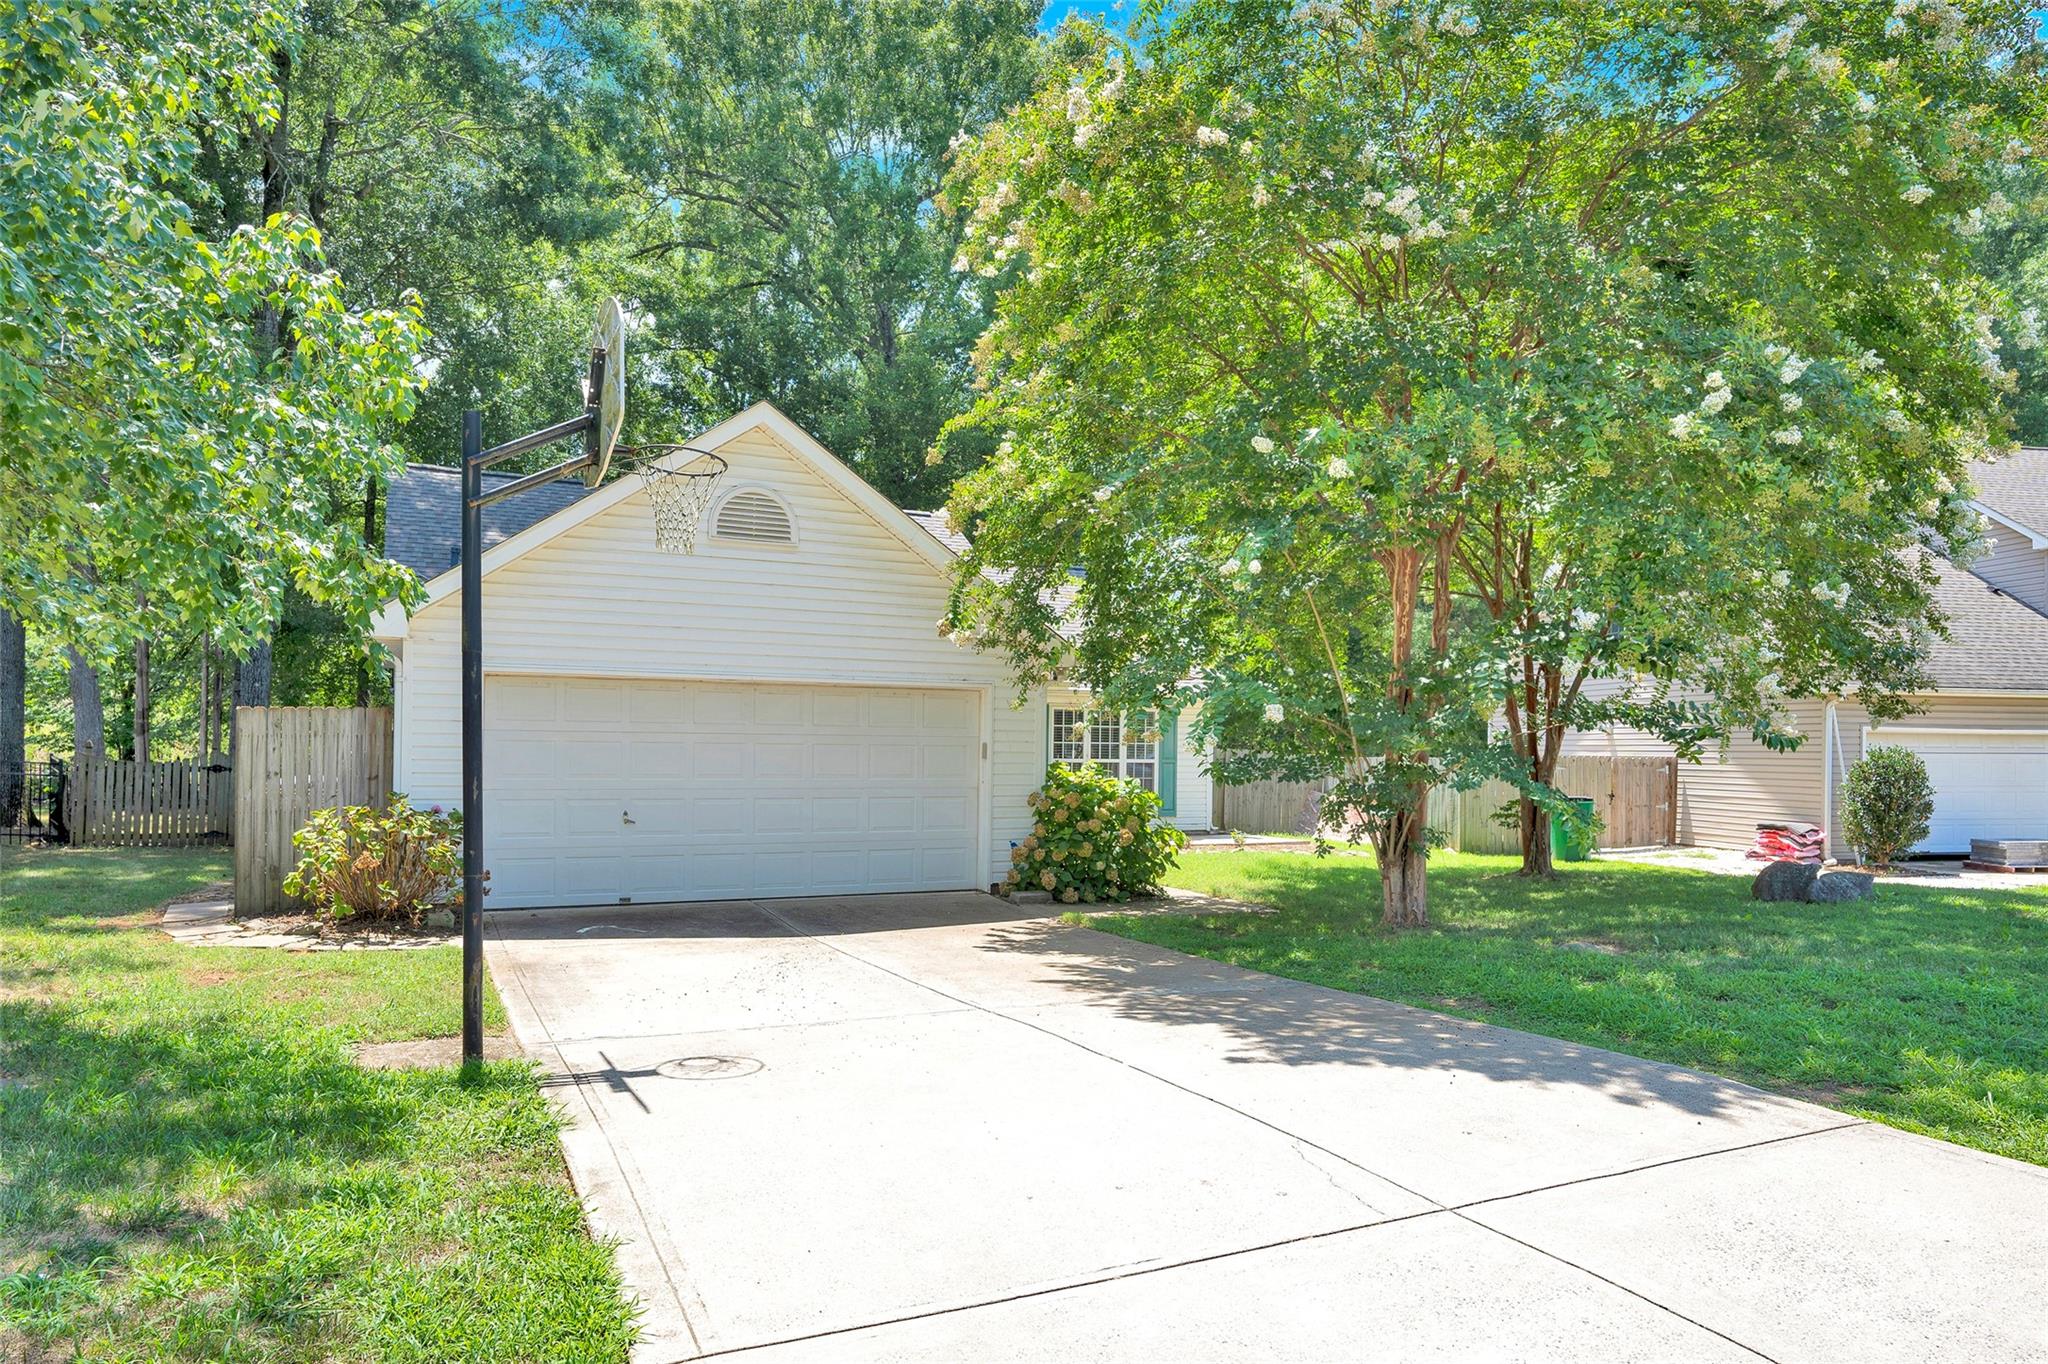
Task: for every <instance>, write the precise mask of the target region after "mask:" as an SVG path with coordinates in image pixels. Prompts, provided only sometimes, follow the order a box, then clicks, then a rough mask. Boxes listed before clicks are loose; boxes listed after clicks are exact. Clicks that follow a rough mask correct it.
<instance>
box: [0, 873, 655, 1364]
mask: <svg viewBox="0 0 2048 1364" xmlns="http://www.w3.org/2000/svg"><path fill="white" fill-rule="evenodd" d="M0 857H4V858H5V859H6V861H5V863H4V864H0V1077H4V1078H0V1153H4V1154H0V1358H6V1359H20V1358H27V1359H38V1358H50V1359H58V1358H66V1359H68V1358H72V1357H74V1355H76V1356H81V1357H83V1358H87V1359H108V1360H137V1359H150V1360H159V1359H162V1360H195V1361H197V1360H205V1361H216V1360H218V1361H231V1360H309V1361H311V1360H322V1361H326V1360H421V1361H437V1362H438V1361H448V1360H512V1359H517V1360H536V1361H539V1360H548V1361H553V1360H597V1359H601V1360H618V1359H622V1358H623V1357H624V1355H625V1352H626V1349H627V1346H628V1344H629V1342H630V1340H631V1338H632V1335H633V1329H632V1325H631V1317H632V1313H631V1310H630V1309H629V1308H628V1307H627V1306H626V1305H625V1303H624V1301H623V1299H622V1296H621V1292H620V1287H619V1283H618V1279H617V1276H616V1274H615V1273H614V1271H613V1269H612V1264H611V1256H610V1254H609V1252H608V1251H607V1250H606V1248H605V1247H603V1246H601V1245H599V1244H597V1243H596V1242H594V1241H592V1240H591V1238H590V1237H589V1236H588V1235H587V1234H586V1232H585V1230H584V1227H583V1220H582V1212H581V1209H580V1208H579V1206H578V1204H577V1201H576V1197H575V1195H574V1193H573V1192H572V1191H571V1189H570V1187H569V1184H568V1180H567V1178H566V1176H565V1174H564V1172H563V1169H562V1163H561V1154H560V1150H559V1148H558V1147H557V1145H556V1141H555V1135H556V1124H555V1120H554V1118H553V1116H552V1115H551V1113H550V1110H549V1108H548V1105H547V1103H546V1101H545V1099H544V1098H543V1096H542V1094H541V1092H540V1090H539V1088H538V1087H537V1084H536V1081H535V1077H534V1075H533V1074H532V1072H531V1071H530V1070H529V1068H528V1067H526V1066H525V1065H523V1064H499V1065H492V1066H488V1067H485V1068H483V1070H482V1071H481V1072H480V1073H479V1074H478V1075H476V1076H475V1077H473V1078H472V1080H471V1081H469V1082H464V1081H463V1079H462V1078H461V1076H460V1073H459V1072H458V1071H455V1070H453V1069H450V1070H445V1071H435V1072H425V1071H416V1072H395V1071H366V1070H363V1069H361V1068H359V1067H358V1066H356V1065H355V1064H354V1063H353V1062H352V1061H351V1060H350V1058H349V1052H348V1044H349V1043H351V1042H355V1041H369V1040H375V1041H383V1040H399V1039H405V1038H415V1037H426V1036H436V1035H446V1034H450V1033H454V1032H457V1031H459V1024H460V1008H459V993H458V991H459V982H460V976H461V959H460V955H459V953H458V952H457V951H456V949H454V948H433V949H423V950H419V951H412V952H362V953H355V952H351V953H338V952H335V953H317V954H291V953H283V952H274V951H260V950H251V949H237V948H219V947H216V948H195V947H185V946H180V945H178V944H175V943H173V942H171V941H170V940H169V939H168V938H165V937H164V936H163V935H162V934H160V933H159V932H158V931H157V930H156V929H155V928H153V927H151V926H150V921H151V918H152V915H151V913H150V912H149V911H150V909H151V907H152V906H155V905H157V904H159V903H160V902H162V901H163V900H165V899H167V898H169V897H170V896H173V895H175V894H177V893H178V892H180V891H183V890H186V889H189V888H191V887H194V886H198V885H203V884H205V883H207V882H209V881H215V880H219V879H222V878H223V877H224V876H225V875H226V874H227V861H226V858H225V857H224V856H222V855H219V854H216V853H212V852H184V851H175V852H173V851H163V852H151V851H123V852H40V853H24V852H23V851H21V850H20V849H18V848H12V847H9V848H5V849H0ZM486 994H487V997H488V996H489V992H488V991H487V992H486ZM496 1003H497V1001H496V1000H495V999H494V998H492V999H491V1004H492V1006H493V1007H494V1008H495V1006H496Z"/></svg>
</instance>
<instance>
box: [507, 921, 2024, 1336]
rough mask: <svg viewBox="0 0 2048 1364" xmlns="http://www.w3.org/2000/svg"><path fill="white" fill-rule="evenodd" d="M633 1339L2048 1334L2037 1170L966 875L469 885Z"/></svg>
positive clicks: (514, 1019) (514, 1018)
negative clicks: (680, 884)
mask: <svg viewBox="0 0 2048 1364" xmlns="http://www.w3.org/2000/svg"><path fill="white" fill-rule="evenodd" d="M489 925H490V933H491V935H492V936H491V942H490V947H489V951H490V964H491V969H492V972H493V974H494V976H495V978H496V980H497V984H498V987H499V990H500V991H501V993H502V994H503V995H504V997H505V1002H506V1005H507V1007H508V1009H509V1010H510V1013H511V1017H512V1022H513V1028H514V1031H515V1032H516V1033H517V1035H518V1037H519V1040H520V1041H521V1042H522V1043H523V1044H524V1045H525V1046H526V1047H527V1049H528V1050H529V1051H531V1052H532V1053H533V1054H535V1055H536V1056H539V1057H542V1058H543V1059H544V1061H545V1063H546V1064H547V1065H549V1066H550V1067H551V1068H553V1069H555V1070H556V1071H557V1072H558V1075H557V1077H556V1078H555V1079H554V1080H553V1081H552V1082H551V1083H552V1084H553V1085H554V1086H555V1088H556V1092H557V1093H558V1094H559V1095H560V1096H561V1097H562V1098H563V1099H564V1100H565V1101H566V1102H567V1104H568V1106H569V1107H570V1109H571V1111H572V1113H573V1116H574V1123H573V1126H572V1127H571V1128H570V1130H569V1131H568V1132H567V1133H566V1135H565V1138H564V1146H565V1148H566V1150H567V1152H568V1157H569V1163H570V1167H571V1170H572V1172H573V1174H574V1176H575V1179H576V1183H577V1185H578V1187H579V1189H580V1190H581V1191H582V1192H583V1194H584V1197H585V1201H586V1203H587V1205H588V1207H589V1208H590V1213H591V1220H592V1222H593V1224H594V1226H595V1228H596V1230H597V1231H598V1232H599V1233H600V1234H602V1235H606V1236H609V1237H613V1238H616V1239H617V1240H618V1241H619V1242H620V1248H619V1258H620V1264H621V1267H622V1269H623V1271H624V1273H625V1275H626V1278H627V1281H628V1284H629V1286H630V1287H631V1288H632V1289H633V1290H634V1291H635V1292H637V1293H638V1294H639V1296H640V1297H641V1299H642V1301H643V1305H644V1308H645V1312H646V1318H645V1321H646V1334H645V1336H644V1337H643V1340H642V1344H641V1347H640V1349H639V1350H638V1351H637V1352H636V1356H635V1357H636V1359H642V1360H658V1361H667V1360H678V1359H685V1358H691V1357H696V1356H702V1355H707V1354H709V1355H720V1354H728V1353H733V1354H734V1355H735V1357H736V1358H739V1359H745V1360H760V1361H764V1362H767V1364H785V1362H789V1364H793V1362H794V1361H834V1362H835V1364H836V1362H837V1361H848V1360H931V1361H965V1360H1044V1361H1059V1362H1060V1364H1068V1362H1070V1361H1080V1360H1174V1361H1192V1360H1249V1359H1259V1360H1285V1359H1302V1360H1311V1359H1312V1360H1327V1359H1340V1358H1342V1359H1402V1360H1407V1359H1443V1360H1472V1359H1517V1360H1551V1359H1555V1360H1587V1359H1599V1360H1622V1359H1638V1360H1723V1359H1727V1360H1741V1359H1755V1358H1768V1359H1773V1360H1783V1361H1792V1360H1859V1361H1868V1360H1889V1359H1936V1358H1940V1359H1946V1360H1955V1359H1966V1360H1971V1361H1978V1362H1989V1361H2014V1360H2022V1359H2026V1360H2040V1359H2048V1170H2042V1169H2038V1168H2035V1167H2033V1166H2028V1165H2022V1164H2019V1163H2017V1162H2014V1161H2009V1160H2003V1159H2000V1158H1998V1157H1995V1156H1987V1155H1982V1154H1979V1153H1977V1152H1975V1151H1969V1150H1965V1149H1962V1148H1960V1147H1956V1146H1951V1145H1947V1144H1945V1143H1942V1142H1937V1141H1930V1140H1926V1139H1923V1138H1920V1137H1914V1136H1910V1135H1907V1134H1905V1133H1901V1132H1895V1131H1892V1130H1891V1129H1888V1128H1885V1127H1880V1126H1874V1125H1871V1124H1867V1123H1863V1122H1860V1121H1857V1120H1855V1119H1852V1118H1848V1117H1846V1116H1845V1115H1843V1114H1840V1113H1836V1112H1832V1111H1830V1110H1828V1109H1824V1108H1816V1107H1813V1106H1811V1105H1807V1104H1802V1103H1796V1102H1793V1101H1791V1100H1788V1099H1781V1098H1775V1097H1772V1096H1769V1095H1766V1094H1763V1093H1760V1092H1758V1091H1757V1090H1753V1089H1749V1088H1747V1087H1745V1086H1742V1085H1738V1084H1734V1083H1731V1082H1729V1081H1726V1080H1722V1079H1719V1078H1716V1077H1714V1076H1711V1075H1703V1074H1699V1073H1697V1072H1693V1071H1686V1070H1679V1069H1675V1068H1673V1067H1669V1066H1660V1065H1653V1064H1651V1063H1649V1062H1645V1061H1639V1060H1635V1059H1633V1058H1630V1057H1626V1056H1620V1055H1616V1054H1614V1053H1612V1052H1604V1051H1597V1050H1593V1049H1590V1048H1586V1047H1578V1046H1572V1045H1569V1044H1566V1043H1563V1042H1557V1041H1554V1040H1551V1039H1548V1038H1542V1037H1535V1036H1531V1035H1529V1034H1526V1033H1518V1032H1510V1031H1507V1030H1505V1029H1500V1028H1490V1027H1485V1026H1482V1025H1480V1024H1475V1023H1468V1022H1463V1021H1460V1020H1456V1019H1450V1018H1445V1017H1442V1016H1440V1015H1437V1014H1431V1013H1427V1012H1423V1011H1421V1010H1416V1009H1409V1008H1403V1007H1400V1006H1397V1005H1393V1004H1387V1003H1383V1002H1380V1001H1377V1000H1373V999H1367V998H1363V997H1360V996H1356V995H1347V994H1343V993H1340V992H1337V991H1333V990H1324V989H1319V988H1317V987H1315V986H1310V985H1302V984H1298V983H1296V982H1293V981H1286V980H1280V979H1277V978H1275V977H1272V976H1266V975H1261V974H1258V973H1256V972H1249V971H1240V970H1235V969H1232V968H1230V967H1227V966H1222V965H1219V964H1217V963H1214V962H1209V961H1203V960H1200V959H1196V958H1191V957H1185V956H1181V955H1179V954H1178V953H1174V952H1168V951H1165V950H1162V949H1159V948H1154V947H1149V946H1146V945H1143V944H1138V943H1129V942H1125V941H1122V940H1120V939H1117V938H1112V937H1108V936H1106V935H1103V934H1099V933H1094V932H1091V931H1088V930H1086V929H1076V928H1070V927H1066V926H1064V925H1061V924H1060V923H1058V922H1057V921H1055V920H1053V919H1049V918H1044V917H1037V916H1034V915H1032V914H1029V913H1027V912H1025V911H1024V910H1023V909H1022V908H1021V907H1014V906H1011V905H1008V904H1005V903H1004V902H1002V901H999V900H995V899H991V898H989V897H987V896H982V895H973V894H950V895H919V896H874V897H857V898H847V899H825V900H802V901H789V900H778V901H755V902H734V903H728V904H717V905H692V906H678V907H667V908H663V907H635V908H632V909H598V910H551V911H541V912H530V913H500V914H497V915H493V916H492V917H491V919H490V921H489Z"/></svg>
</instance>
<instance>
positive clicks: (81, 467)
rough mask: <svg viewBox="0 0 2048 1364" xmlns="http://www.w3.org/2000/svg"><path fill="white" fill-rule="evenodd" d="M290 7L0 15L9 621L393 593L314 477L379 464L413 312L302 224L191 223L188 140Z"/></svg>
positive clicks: (168, 627) (385, 456)
mask: <svg viewBox="0 0 2048 1364" xmlns="http://www.w3.org/2000/svg"><path fill="white" fill-rule="evenodd" d="M290 14H291V12H290V9H289V8H288V7H286V6H282V5H278V4H271V3H264V2H263V0H226V2H225V3H222V2H221V0H205V2H204V3H201V2H200V0H163V2H162V3H156V4H152V5H148V6H140V5H137V6H108V5H100V4H93V3H87V2H86V0H29V3H27V4H26V6H25V7H24V6H20V5H17V6H16V7H15V9H14V13H13V15H12V17H11V19H10V21H9V23H8V24H7V25H5V26H4V27H0V155H4V158H5V160H6V163H7V165H8V174H7V175H6V177H5V178H4V179H0V600H5V601H7V602H8V603H9V608H10V609H11V610H13V611H15V612H16V614H18V615H20V616H22V617H23V618H24V619H25V620H26V621H27V622H28V624H29V627H30V628H31V629H32V630H37V631H48V632H51V633H54V634H57V635H59V636H61V637H63V638H65V639H68V640H72V641H75V642H79V643H81V644H86V645H89V646H92V647H94V648H96V649H99V650H102V651H111V649H112V648H114V647H117V646H118V645H119V644H121V643H125V642H128V641H130V640H132V639H134V638H136V637H138V636H143V637H146V636H148V635H151V634H159V633H164V632H169V631H178V630H184V631H187V632H190V631H193V630H195V629H199V628H209V629H212V630H214V631H215V632H217V633H218V634H220V635H222V636H224V637H226V638H228V639H230V640H234V641H240V642H246V641H249V640H251V639H254V638H258V637H260V636H261V635H262V634H263V633H264V631H265V629H266V626H267V623H268V621H269V620H270V619H271V618H272V617H273V616H274V615H275V613H276V610H277V605H278V602H279V600H280V598H281V597H282V595H283V593H284V591H285V589H286V587H287V586H288V585H290V586H296V587H297V588H298V589H299V590H301V591H303V592H305V593H306V594H307V595H308V596H310V597H312V598H313V599H315V600H319V601H323V602H330V603H334V604H336V605H337V606H339V607H340V608H342V609H345V610H348V611H349V612H351V613H352V614H353V615H355V616H357V617H359V618H361V619H364V620H367V617H368V614H369V612H370V610H371V609H372V607H373V606H374V605H375V603H376V601H377V600H378V599H379V598H381V597H385V596H389V595H393V594H395V593H398V592H401V591H403V590H405V585H406V579H405V578H404V576H403V575H402V574H401V573H399V572H398V571H396V570H394V569H392V568H391V567H390V566H388V565H385V564H383V563H382V562H381V561H380V560H379V559H378V558H377V557H376V556H375V554H374V553H372V552H370V551H369V550H368V549H367V547H366V546H364V545H363V543H362V540H361V536H360V532H359V530H357V529H356V528H354V527H336V526H334V525H333V524H331V523H330V522H329V520H328V519H327V516H326V514H325V513H326V510H327V502H326V500H325V499H324V498H323V497H321V496H319V495H318V491H317V490H319V489H320V488H322V487H323V486H324V485H327V484H330V483H335V482H341V483H348V484H357V485H359V484H360V483H361V481H362V480H363V479H364V478H366V477H369V476H371V475H373V474H376V473H379V472H383V471H388V470H390V469H391V468H393V467H394V466H395V464H396V462H397V458H398V456H397V452H396V451H395V449H393V448H392V447H390V446H388V445H386V444H385V443H384V442H383V441H382V440H380V438H379V435H378V431H379V427H380V426H381V425H383V424H386V423H389V422H391V421H393V420H396V419H400V418H402V417H403V416H404V415H405V414H406V412H407V411H408V410H409V409H410V407H411V404H412V400H413V395H414V393H415V391H416V389H417V388H418V385H419V379H418V377H417V375H416V373H415V356H416V353H417V349H418V345H419V330H420V329H419V322H418V313H417V309H416V307H415V306H414V305H413V303H412V302H411V301H410V300H397V301H395V302H394V303H393V305H392V306H390V307H386V308H381V309H373V310H366V311H357V310H353V309H351V308H350V307H349V306H348V305H347V303H346V302H345V301H344V299H343V297H342V293H341V290H340V287H339V283H338V281H337V280H336V278H335V276H334V275H333V273H332V272H331V270H329V269H328V267H327V263H326V261H325V260H324V259H323V257H322V255H321V251H320V238H319V233H318V231H317V229H315V228H314V227H313V225H312V224H310V223H309V222H306V221H304V220H300V219H293V218H284V217H279V218H275V219H271V220H267V221H265V222H263V223H260V224H255V225H251V226H249V227H246V228H243V229H240V230H237V231H234V232H226V233H214V232H208V231H205V230H203V229H202V225H201V224H200V222H199V219H198V217H197V216H196V215H195V214H194V212H193V209H192V204H191V201H190V199H189V197H187V196H188V195H189V191H190V187H191V186H192V185H193V184H194V168H195V165H196V163H197V161H198V159H199V156H200V153H201V146H200V143H201V130H203V129H207V128H218V127H221V126H225V125H227V124H229V123H231V122H233V121H236V120H246V121H250V122H253V123H256V124H258V125H260V124H262V123H263V122H264V121H265V120H267V119H269V118H271V117H272V116H273V115H274V113H275V110H274V108H273V107H272V105H271V102H270V101H271V92H270V87H269V83H268V77H269V72H270V66H271V59H272V54H273V53H276V52H282V51H288V50H289V48H290V45H291V42H292V38H293V31H292V28H291V23H290ZM272 341H274V343H275V344H274V345H272V344H269V343H270V342H272ZM139 599H146V600H147V603H148V605H147V608H146V610H139V609H137V607H136V605H135V603H136V602H137V601H138V600H139Z"/></svg>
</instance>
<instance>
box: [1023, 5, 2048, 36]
mask: <svg viewBox="0 0 2048 1364" xmlns="http://www.w3.org/2000/svg"><path fill="white" fill-rule="evenodd" d="M1139 3H1140V0H1045V13H1044V14H1042V15H1040V16H1039V20H1038V29H1039V32H1041V33H1050V32H1052V31H1053V30H1054V29H1056V28H1058V27H1059V26H1060V24H1061V22H1062V21H1063V20H1065V19H1066V17H1067V16H1068V15H1070V14H1078V15H1081V16H1082V17H1083V18H1088V19H1102V20H1105V21H1106V22H1108V23H1110V24H1111V25H1113V26H1115V27H1118V28H1121V27H1123V25H1125V24H1127V23H1129V22H1130V18H1131V15H1132V13H1133V12H1134V11H1135V10H1136V9H1137V7H1138V5H1139ZM2034 17H2035V18H2036V19H2038V20H2040V21H2041V24H2042V27H2043V28H2044V29H2048V7H2044V8H2041V9H2037V10H2035V11H2034Z"/></svg>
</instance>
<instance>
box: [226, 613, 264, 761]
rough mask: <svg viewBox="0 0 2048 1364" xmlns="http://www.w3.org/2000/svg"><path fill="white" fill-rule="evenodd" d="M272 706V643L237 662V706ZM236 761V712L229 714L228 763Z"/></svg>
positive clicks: (250, 652) (231, 711)
mask: <svg viewBox="0 0 2048 1364" xmlns="http://www.w3.org/2000/svg"><path fill="white" fill-rule="evenodd" d="M269 704H270V641H269V640H267V639H266V640H264V641H263V642H262V643H261V644H259V645H257V646H256V647H255V648H253V649H251V650H250V651H249V654H248V657H246V658H239V659H236V660H235V694H234V698H233V705H235V706H267V705H269ZM234 761H235V731H234V711H233V709H232V708H231V709H230V710H229V712H228V762H229V763H233V762H234Z"/></svg>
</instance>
